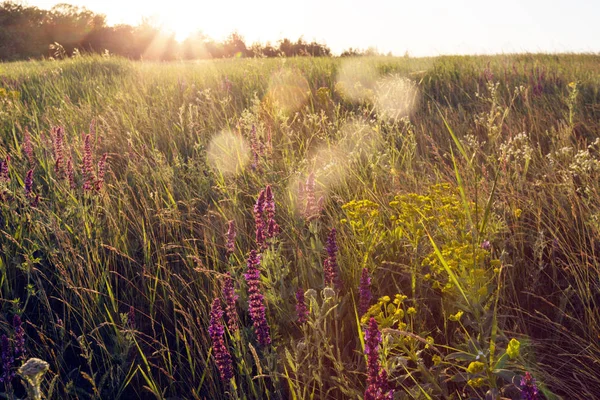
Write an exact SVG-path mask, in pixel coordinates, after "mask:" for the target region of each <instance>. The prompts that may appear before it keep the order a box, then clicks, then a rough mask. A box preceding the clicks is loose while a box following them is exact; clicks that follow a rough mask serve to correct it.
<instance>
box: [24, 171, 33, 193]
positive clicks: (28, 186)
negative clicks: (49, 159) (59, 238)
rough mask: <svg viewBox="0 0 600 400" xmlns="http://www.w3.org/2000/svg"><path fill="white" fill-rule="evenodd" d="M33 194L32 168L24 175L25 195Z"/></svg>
mask: <svg viewBox="0 0 600 400" xmlns="http://www.w3.org/2000/svg"><path fill="white" fill-rule="evenodd" d="M32 195H33V169H30V170H29V171H27V176H25V196H27V197H29V196H32Z"/></svg>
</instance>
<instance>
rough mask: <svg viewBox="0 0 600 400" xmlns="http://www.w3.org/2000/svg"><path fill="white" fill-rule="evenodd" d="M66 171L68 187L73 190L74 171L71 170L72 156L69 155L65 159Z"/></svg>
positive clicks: (75, 186)
mask: <svg viewBox="0 0 600 400" xmlns="http://www.w3.org/2000/svg"><path fill="white" fill-rule="evenodd" d="M66 169H67V171H66V173H67V180H68V181H69V187H70V188H71V189H72V190H75V189H76V188H77V185H76V184H75V172H74V171H73V158H72V157H71V156H69V158H68V159H67V167H66Z"/></svg>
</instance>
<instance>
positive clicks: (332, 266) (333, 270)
mask: <svg viewBox="0 0 600 400" xmlns="http://www.w3.org/2000/svg"><path fill="white" fill-rule="evenodd" d="M336 235H337V232H336V230H335V228H331V231H330V232H329V235H328V237H327V247H326V249H327V258H325V261H324V262H323V273H324V277H325V286H333V287H335V288H336V289H339V288H340V286H341V282H340V280H339V276H338V263H337V252H338V247H337V239H336Z"/></svg>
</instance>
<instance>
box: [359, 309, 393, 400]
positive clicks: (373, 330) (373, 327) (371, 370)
mask: <svg viewBox="0 0 600 400" xmlns="http://www.w3.org/2000/svg"><path fill="white" fill-rule="evenodd" d="M380 344H381V332H380V331H379V327H378V326H377V321H375V318H373V317H371V319H369V324H368V326H367V330H366V331H365V354H366V355H367V389H366V390H365V397H364V398H365V400H387V399H392V398H393V395H394V393H393V390H390V388H389V383H388V379H387V372H386V371H385V370H383V369H381V367H380V365H379V345H380Z"/></svg>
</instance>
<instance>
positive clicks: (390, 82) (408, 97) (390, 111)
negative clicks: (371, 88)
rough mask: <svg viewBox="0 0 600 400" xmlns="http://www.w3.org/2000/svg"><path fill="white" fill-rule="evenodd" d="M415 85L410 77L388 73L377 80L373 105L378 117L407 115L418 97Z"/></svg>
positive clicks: (401, 116) (413, 107)
mask: <svg viewBox="0 0 600 400" xmlns="http://www.w3.org/2000/svg"><path fill="white" fill-rule="evenodd" d="M418 94H419V92H418V89H417V85H416V84H415V83H414V82H413V81H412V80H410V79H408V78H405V77H402V76H398V75H390V76H387V77H385V78H383V79H381V80H379V81H378V82H377V86H376V88H375V107H376V109H377V112H378V114H379V116H380V117H383V118H389V119H393V120H397V119H400V118H403V117H407V116H409V115H410V114H411V113H412V111H413V110H414V109H415V106H416V104H417V101H418V99H419V96H418Z"/></svg>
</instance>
